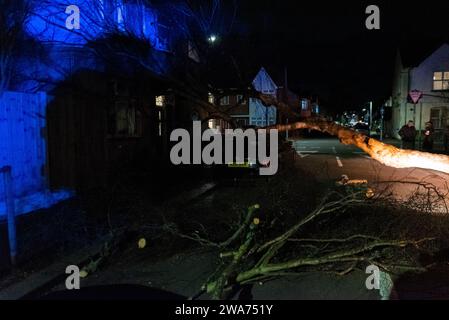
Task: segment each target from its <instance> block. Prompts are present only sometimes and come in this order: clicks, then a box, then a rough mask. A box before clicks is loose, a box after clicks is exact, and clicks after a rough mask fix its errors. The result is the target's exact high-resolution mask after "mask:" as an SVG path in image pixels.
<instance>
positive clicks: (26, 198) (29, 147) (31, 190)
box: [0, 92, 71, 219]
mask: <svg viewBox="0 0 449 320" xmlns="http://www.w3.org/2000/svg"><path fill="white" fill-rule="evenodd" d="M46 100H47V97H46V94H45V93H37V94H31V93H22V92H5V93H4V94H3V95H2V96H1V97H0V168H2V167H10V168H11V181H12V185H13V190H12V195H13V197H14V207H15V212H16V214H24V213H28V212H31V211H34V210H37V209H41V208H48V207H50V206H51V205H53V204H55V203H56V202H58V201H61V200H63V199H66V198H67V197H69V196H71V193H70V192H50V191H49V189H48V186H47V174H48V170H47V149H46V135H45V132H46V130H45V128H46V104H47V101H46ZM6 198H7V197H6V194H5V191H4V188H3V187H0V219H4V218H5V217H6V214H7V206H6Z"/></svg>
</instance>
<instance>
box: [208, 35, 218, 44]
mask: <svg viewBox="0 0 449 320" xmlns="http://www.w3.org/2000/svg"><path fill="white" fill-rule="evenodd" d="M207 41H209V42H210V43H214V42H215V41H217V36H216V35H214V34H213V35H211V36H210V37H209V38H208V39H207Z"/></svg>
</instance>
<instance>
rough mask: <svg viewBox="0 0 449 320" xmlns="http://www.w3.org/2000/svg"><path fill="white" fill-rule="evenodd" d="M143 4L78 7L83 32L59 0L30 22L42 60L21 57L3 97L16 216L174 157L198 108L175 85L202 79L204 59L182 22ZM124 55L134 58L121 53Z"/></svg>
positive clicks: (0, 156)
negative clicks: (178, 138) (173, 148)
mask: <svg viewBox="0 0 449 320" xmlns="http://www.w3.org/2000/svg"><path fill="white" fill-rule="evenodd" d="M142 3H143V2H141V1H131V0H130V1H124V0H103V1H97V0H74V1H71V4H72V5H79V7H80V8H81V14H82V16H81V17H82V19H81V22H80V29H75V30H73V29H68V28H67V26H66V18H67V16H68V15H67V14H66V12H65V9H66V6H67V4H65V2H61V1H58V0H55V1H48V2H46V5H45V6H40V7H38V10H39V11H36V12H33V14H32V15H31V17H30V19H28V20H27V25H26V26H25V30H26V32H27V34H28V36H29V37H31V38H33V39H34V40H35V41H36V42H37V43H39V44H40V45H41V47H42V48H43V49H42V56H41V55H37V54H34V53H32V54H30V55H29V56H26V57H20V58H19V57H18V58H16V59H15V58H14V57H13V59H15V60H14V64H15V69H16V70H17V71H20V77H16V78H15V79H14V81H12V82H11V85H10V88H8V91H7V92H6V93H5V94H4V95H3V97H2V98H0V106H8V108H4V110H2V111H1V112H2V113H1V115H0V132H2V133H8V134H7V135H6V134H2V139H1V140H2V141H1V143H0V168H1V167H3V166H11V167H12V174H13V181H14V182H15V185H14V189H15V194H14V196H15V198H16V203H17V205H18V208H19V209H18V211H19V212H18V213H25V212H29V211H32V210H35V209H38V208H39V207H45V206H46V205H48V204H51V203H54V202H55V201H58V200H60V199H62V198H63V196H61V197H59V198H58V197H57V193H53V198H51V199H53V200H54V201H53V200H52V201H49V199H50V198H49V197H48V196H49V195H51V193H50V190H52V191H53V190H67V192H68V193H64V195H67V194H73V193H72V191H78V190H87V189H89V188H97V187H102V186H106V185H108V184H109V183H110V181H111V179H113V178H114V177H116V176H117V173H118V172H119V171H120V170H122V169H124V168H126V167H138V166H139V165H142V166H145V167H146V168H148V167H156V166H157V165H159V164H160V162H161V161H163V160H164V159H165V158H164V157H165V156H167V157H168V152H167V141H168V133H169V132H170V130H171V129H172V128H176V127H183V126H184V127H189V126H190V123H189V121H190V122H191V121H192V117H193V115H194V114H195V112H196V111H195V107H196V106H195V102H194V101H191V100H189V98H188V97H186V96H183V95H182V94H179V93H178V91H177V88H176V85H175V84H174V83H173V82H170V79H172V78H173V77H177V78H178V79H187V78H188V79H195V80H198V79H200V76H199V73H198V72H197V69H198V68H196V66H197V65H198V63H199V61H200V56H199V54H198V52H197V51H196V49H195V46H194V44H193V42H192V41H190V39H188V38H186V37H185V36H184V35H183V33H182V32H180V31H179V30H178V29H177V28H178V24H180V23H181V21H179V20H177V21H174V20H173V19H172V18H171V17H170V16H168V15H167V14H166V12H164V11H163V10H160V8H159V7H157V6H151V5H149V4H146V5H143V4H142ZM129 35H131V36H129ZM107 50H109V51H107ZM120 50H124V51H123V52H124V53H126V54H123V55H114V53H116V52H121V51H120ZM130 53H137V54H140V56H139V55H137V54H136V56H135V57H132V58H131V59H128V58H127V55H130ZM175 53H176V54H175ZM139 59H140V60H139ZM141 62H144V63H145V64H146V65H147V66H148V67H147V69H145V67H143V65H142V63H141ZM205 88H207V87H206V86H205ZM197 89H198V88H197ZM198 90H199V89H198ZM204 92H205V99H206V98H207V89H205V91H204ZM13 106H14V108H13ZM175 110H176V112H175ZM3 137H7V139H3ZM14 146H16V147H14ZM14 148H16V149H17V152H15V153H11V150H12V149H14ZM27 150H29V151H27ZM0 190H2V186H1V185H0ZM40 195H43V196H42V197H41V196H40ZM4 199H5V198H4V196H2V194H1V191H0V203H2V202H3V200H4ZM42 199H44V200H42ZM45 199H46V200H45ZM47 200H48V201H47ZM19 202H20V203H19ZM22 202H24V203H22ZM31 202H32V204H31ZM3 207H4V205H3ZM20 208H23V209H20ZM3 211H4V210H3ZM1 213H2V205H0V215H1Z"/></svg>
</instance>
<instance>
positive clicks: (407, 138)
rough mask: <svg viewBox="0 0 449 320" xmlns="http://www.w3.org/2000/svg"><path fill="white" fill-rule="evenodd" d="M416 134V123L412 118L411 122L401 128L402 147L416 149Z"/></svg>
mask: <svg viewBox="0 0 449 320" xmlns="http://www.w3.org/2000/svg"><path fill="white" fill-rule="evenodd" d="M416 134H417V133H416V129H415V123H414V122H413V121H412V120H409V122H408V123H407V124H406V125H404V126H403V127H402V128H401V130H399V135H400V136H401V139H402V149H411V150H413V149H415V140H416Z"/></svg>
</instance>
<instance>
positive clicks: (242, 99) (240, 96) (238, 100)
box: [237, 94, 245, 104]
mask: <svg viewBox="0 0 449 320" xmlns="http://www.w3.org/2000/svg"><path fill="white" fill-rule="evenodd" d="M237 103H238V104H244V103H245V97H244V96H243V95H241V94H239V95H237Z"/></svg>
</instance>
